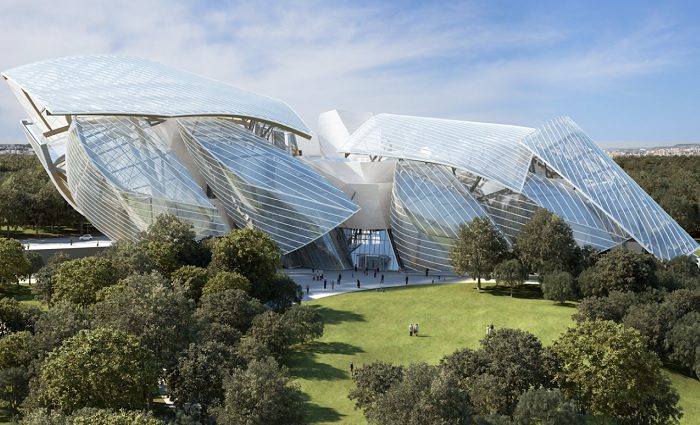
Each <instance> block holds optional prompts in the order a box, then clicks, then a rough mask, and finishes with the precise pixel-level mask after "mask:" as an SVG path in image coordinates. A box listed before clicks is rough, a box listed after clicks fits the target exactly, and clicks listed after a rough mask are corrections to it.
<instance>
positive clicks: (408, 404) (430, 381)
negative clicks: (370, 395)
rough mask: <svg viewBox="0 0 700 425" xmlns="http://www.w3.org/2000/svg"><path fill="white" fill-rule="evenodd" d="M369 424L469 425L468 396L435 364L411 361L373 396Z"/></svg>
mask: <svg viewBox="0 0 700 425" xmlns="http://www.w3.org/2000/svg"><path fill="white" fill-rule="evenodd" d="M367 419H368V421H369V422H370V423H375V424H385V425H394V424H395V425H423V424H455V425H457V424H465V425H466V424H470V423H471V419H472V418H471V409H470V406H469V397H468V396H467V394H466V393H465V392H464V391H462V390H461V389H460V388H459V386H457V385H455V378H454V377H453V376H451V375H449V374H445V373H442V372H441V371H440V369H439V368H438V367H436V366H429V365H427V364H425V363H414V364H412V365H410V366H409V367H408V368H406V370H405V372H404V373H403V378H402V379H401V380H400V381H398V382H396V383H395V384H394V385H392V386H391V387H389V389H388V390H387V391H386V392H385V393H384V394H382V395H380V396H379V397H378V399H377V403H376V406H375V407H374V408H373V409H372V410H370V411H369V412H368V415H367Z"/></svg>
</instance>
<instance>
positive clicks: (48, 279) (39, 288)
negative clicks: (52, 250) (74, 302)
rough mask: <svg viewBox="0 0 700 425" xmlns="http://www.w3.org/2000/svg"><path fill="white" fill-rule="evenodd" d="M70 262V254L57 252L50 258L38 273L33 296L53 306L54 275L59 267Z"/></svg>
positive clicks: (33, 286) (33, 287)
mask: <svg viewBox="0 0 700 425" xmlns="http://www.w3.org/2000/svg"><path fill="white" fill-rule="evenodd" d="M68 260H70V257H69V256H68V254H66V253H64V252H63V251H60V252H57V253H56V254H54V255H53V256H51V258H49V261H48V264H46V265H45V266H44V267H42V268H41V269H39V271H37V272H36V279H35V282H34V285H32V295H34V297H35V298H36V299H38V300H39V301H41V302H43V303H46V304H48V305H49V306H51V299H52V297H53V293H54V282H53V275H54V274H55V273H56V269H57V268H58V265H59V264H61V263H64V262H66V261H68Z"/></svg>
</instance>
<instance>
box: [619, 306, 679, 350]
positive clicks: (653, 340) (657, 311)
mask: <svg viewBox="0 0 700 425" xmlns="http://www.w3.org/2000/svg"><path fill="white" fill-rule="evenodd" d="M669 321H670V320H669V315H668V314H667V313H666V311H665V310H664V309H663V308H662V307H661V304H659V303H655V302H652V303H644V304H634V305H632V306H630V308H629V309H628V310H627V313H626V314H625V317H624V318H623V319H622V323H623V324H624V325H625V326H627V327H630V328H634V329H636V330H637V331H639V333H640V334H642V336H644V337H645V338H646V340H647V343H648V347H649V349H650V350H652V351H653V352H655V353H657V354H659V356H663V353H664V350H665V348H664V340H665V338H666V333H667V332H668V329H669Z"/></svg>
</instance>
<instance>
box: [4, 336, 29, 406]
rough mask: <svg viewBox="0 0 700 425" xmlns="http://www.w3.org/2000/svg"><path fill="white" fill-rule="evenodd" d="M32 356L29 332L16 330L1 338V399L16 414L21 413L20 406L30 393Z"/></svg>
mask: <svg viewBox="0 0 700 425" xmlns="http://www.w3.org/2000/svg"><path fill="white" fill-rule="evenodd" d="M31 358H32V353H31V334H30V333H29V332H27V331H22V332H15V333H11V334H9V335H6V336H4V337H2V338H0V400H2V401H4V402H5V403H6V404H7V406H8V407H9V408H10V411H11V412H12V413H13V414H14V415H17V414H19V407H20V405H21V403H22V401H23V400H24V399H25V397H27V394H28V393H29V371H28V365H29V362H30V361H31Z"/></svg>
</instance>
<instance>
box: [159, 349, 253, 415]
mask: <svg viewBox="0 0 700 425" xmlns="http://www.w3.org/2000/svg"><path fill="white" fill-rule="evenodd" d="M240 366H242V362H241V361H238V359H237V357H236V356H235V355H232V353H231V350H230V349H229V347H226V346H225V345H223V344H221V343H218V342H213V341H206V342H203V343H201V344H190V346H189V348H188V349H187V351H185V352H184V354H183V355H181V356H180V358H179V359H178V362H177V365H176V367H174V368H173V369H172V371H171V372H170V373H169V374H168V376H167V379H166V381H167V384H168V396H169V397H170V399H171V400H173V401H174V402H175V404H176V405H177V406H178V407H179V408H181V409H185V410H186V411H187V410H192V409H195V408H198V409H199V412H195V413H198V414H199V415H200V416H202V417H204V418H206V417H207V416H208V415H209V408H210V407H212V406H214V405H216V404H218V403H219V402H220V401H221V399H222V397H223V382H224V377H225V376H226V375H227V374H228V373H229V372H230V371H231V370H233V368H234V367H240ZM195 406H196V407H195Z"/></svg>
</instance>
